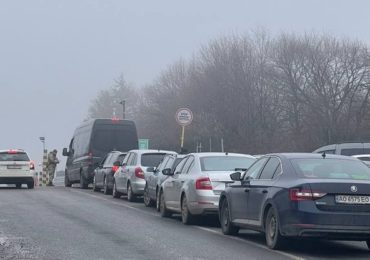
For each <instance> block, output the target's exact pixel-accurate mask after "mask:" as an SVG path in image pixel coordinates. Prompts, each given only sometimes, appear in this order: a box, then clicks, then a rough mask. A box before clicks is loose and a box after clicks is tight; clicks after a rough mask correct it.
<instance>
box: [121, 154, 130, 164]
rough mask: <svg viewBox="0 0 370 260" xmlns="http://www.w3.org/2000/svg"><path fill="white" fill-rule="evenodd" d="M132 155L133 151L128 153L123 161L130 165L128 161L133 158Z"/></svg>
mask: <svg viewBox="0 0 370 260" xmlns="http://www.w3.org/2000/svg"><path fill="white" fill-rule="evenodd" d="M131 156H132V153H129V154H127V155H126V156H125V159H123V162H122V163H125V164H126V165H128V162H129V161H130V160H131Z"/></svg>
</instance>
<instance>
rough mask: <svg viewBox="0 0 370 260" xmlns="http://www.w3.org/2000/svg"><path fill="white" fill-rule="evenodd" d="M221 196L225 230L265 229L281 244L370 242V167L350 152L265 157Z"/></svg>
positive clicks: (273, 245) (268, 238) (273, 243)
mask: <svg viewBox="0 0 370 260" xmlns="http://www.w3.org/2000/svg"><path fill="white" fill-rule="evenodd" d="M231 178H232V179H233V180H234V181H235V183H233V184H231V185H229V186H228V187H227V188H226V189H225V191H223V192H222V194H221V196H220V203H219V207H220V212H219V218H220V223H221V228H222V232H223V233H224V234H226V235H235V234H237V233H238V231H239V229H240V228H246V229H252V230H256V231H261V232H264V233H265V237H266V243H267V246H268V247H269V248H271V249H278V248H281V247H283V246H284V244H285V243H284V242H285V241H286V238H293V237H318V238H320V239H322V238H325V239H338V240H358V241H366V242H367V245H368V247H369V246H370V169H369V168H368V167H366V165H365V164H363V163H362V162H360V161H359V160H357V159H355V158H352V157H350V156H340V155H330V154H328V155H326V156H323V155H321V154H312V153H302V154H294V153H291V154H289V153H286V154H271V155H265V156H263V157H261V158H260V159H259V160H258V161H256V162H255V163H254V164H253V165H252V166H251V167H250V168H249V169H248V171H247V172H246V174H241V172H235V173H233V174H231Z"/></svg>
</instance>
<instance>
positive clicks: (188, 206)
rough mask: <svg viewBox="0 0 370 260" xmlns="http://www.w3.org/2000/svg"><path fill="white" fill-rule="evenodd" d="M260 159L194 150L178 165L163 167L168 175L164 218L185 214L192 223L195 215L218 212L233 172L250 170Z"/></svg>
mask: <svg viewBox="0 0 370 260" xmlns="http://www.w3.org/2000/svg"><path fill="white" fill-rule="evenodd" d="M255 160H256V159H255V158H254V157H253V156H251V155H245V154H236V153H192V154H189V155H187V156H186V157H185V158H184V159H183V160H182V161H181V162H180V163H179V164H178V165H177V167H176V169H175V171H174V172H172V171H171V169H165V170H163V174H165V175H168V176H169V178H167V179H166V180H165V181H164V182H163V183H162V185H161V190H160V195H159V208H160V212H161V216H162V217H169V216H171V215H172V213H181V217H182V222H183V223H184V224H190V223H192V222H193V220H194V218H195V215H216V214H218V200H219V196H220V194H221V192H222V191H223V190H224V189H225V185H226V183H230V182H233V181H232V180H231V179H230V174H231V173H233V172H235V171H238V170H239V171H242V170H246V169H247V168H248V167H249V166H250V165H252V163H253V162H254V161H255Z"/></svg>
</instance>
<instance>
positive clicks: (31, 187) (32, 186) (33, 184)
mask: <svg viewBox="0 0 370 260" xmlns="http://www.w3.org/2000/svg"><path fill="white" fill-rule="evenodd" d="M34 187H35V182H34V181H30V182H29V183H27V188H28V189H33V188H34Z"/></svg>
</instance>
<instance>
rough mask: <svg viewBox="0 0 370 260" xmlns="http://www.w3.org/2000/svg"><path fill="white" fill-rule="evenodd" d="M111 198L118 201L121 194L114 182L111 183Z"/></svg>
mask: <svg viewBox="0 0 370 260" xmlns="http://www.w3.org/2000/svg"><path fill="white" fill-rule="evenodd" d="M112 195H113V198H116V199H119V198H120V197H121V195H122V194H121V192H118V191H117V186H116V182H115V181H113V192H112Z"/></svg>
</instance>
